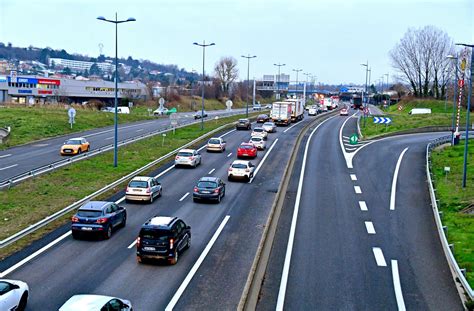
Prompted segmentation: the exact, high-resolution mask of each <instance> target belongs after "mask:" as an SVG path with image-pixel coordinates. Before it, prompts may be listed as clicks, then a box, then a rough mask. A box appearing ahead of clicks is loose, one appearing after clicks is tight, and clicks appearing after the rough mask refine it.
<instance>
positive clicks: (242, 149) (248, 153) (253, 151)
mask: <svg viewBox="0 0 474 311" xmlns="http://www.w3.org/2000/svg"><path fill="white" fill-rule="evenodd" d="M244 157H248V158H256V157H257V147H255V146H254V145H253V144H251V143H241V144H240V146H239V148H237V158H244Z"/></svg>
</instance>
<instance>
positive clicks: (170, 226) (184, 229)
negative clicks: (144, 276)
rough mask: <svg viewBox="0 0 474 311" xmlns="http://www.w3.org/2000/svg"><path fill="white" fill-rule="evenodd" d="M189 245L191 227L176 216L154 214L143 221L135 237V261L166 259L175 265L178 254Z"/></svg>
mask: <svg viewBox="0 0 474 311" xmlns="http://www.w3.org/2000/svg"><path fill="white" fill-rule="evenodd" d="M190 246H191V227H190V226H188V225H186V224H185V223H184V221H183V220H181V219H179V218H178V217H166V216H155V217H152V218H150V219H149V220H148V221H147V222H145V223H144V224H143V225H142V227H141V229H140V233H139V234H138V238H137V261H138V262H139V263H143V262H144V261H145V260H147V259H154V260H160V259H164V260H168V261H169V263H171V264H172V265H175V264H176V263H177V262H178V256H179V254H180V253H181V252H182V251H184V250H185V249H187V248H189V247H190Z"/></svg>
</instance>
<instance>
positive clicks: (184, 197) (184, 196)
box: [179, 192, 189, 202]
mask: <svg viewBox="0 0 474 311" xmlns="http://www.w3.org/2000/svg"><path fill="white" fill-rule="evenodd" d="M188 195H189V192H186V194H185V195H183V196H182V197H181V199H179V202H182V201H183V200H184V199H186V197H187V196H188Z"/></svg>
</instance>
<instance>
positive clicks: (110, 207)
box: [71, 201, 127, 239]
mask: <svg viewBox="0 0 474 311" xmlns="http://www.w3.org/2000/svg"><path fill="white" fill-rule="evenodd" d="M71 222H72V224H71V231H72V237H73V238H74V239H77V238H79V237H80V236H81V235H82V234H99V235H102V236H103V237H104V238H105V239H109V238H110V237H111V236H112V231H113V230H114V229H115V228H117V227H125V224H126V223H127V210H126V209H125V207H122V206H118V205H117V204H115V203H114V202H105V201H90V202H88V203H86V204H84V205H83V206H82V207H80V208H79V209H78V210H77V212H76V214H75V215H74V216H72V218H71Z"/></svg>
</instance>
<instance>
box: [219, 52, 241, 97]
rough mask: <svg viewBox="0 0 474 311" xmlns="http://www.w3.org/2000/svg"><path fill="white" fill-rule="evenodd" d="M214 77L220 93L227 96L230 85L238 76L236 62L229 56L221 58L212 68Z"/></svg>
mask: <svg viewBox="0 0 474 311" xmlns="http://www.w3.org/2000/svg"><path fill="white" fill-rule="evenodd" d="M214 75H215V78H216V80H217V81H218V83H219V84H220V87H221V90H222V92H223V93H224V94H228V92H229V87H230V85H231V83H232V82H234V81H235V80H236V79H237V78H238V76H239V70H238V69H237V60H236V59H235V58H233V57H231V56H227V57H222V58H221V59H220V60H219V61H218V62H217V63H216V65H215V66H214Z"/></svg>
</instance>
